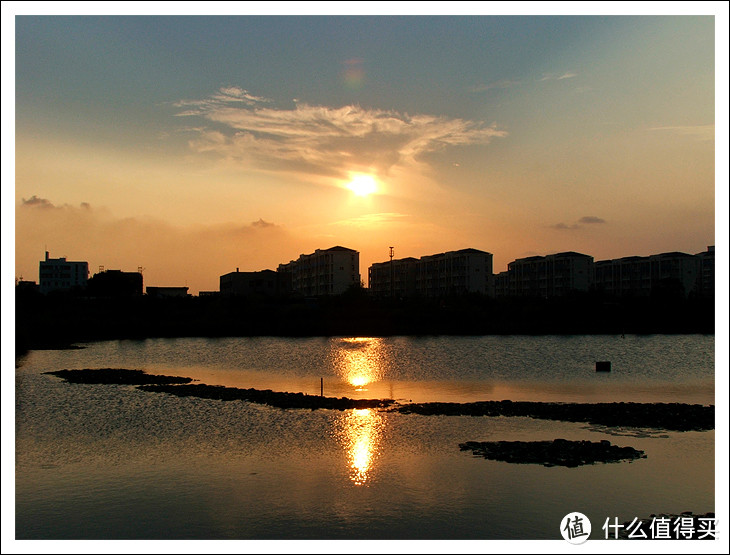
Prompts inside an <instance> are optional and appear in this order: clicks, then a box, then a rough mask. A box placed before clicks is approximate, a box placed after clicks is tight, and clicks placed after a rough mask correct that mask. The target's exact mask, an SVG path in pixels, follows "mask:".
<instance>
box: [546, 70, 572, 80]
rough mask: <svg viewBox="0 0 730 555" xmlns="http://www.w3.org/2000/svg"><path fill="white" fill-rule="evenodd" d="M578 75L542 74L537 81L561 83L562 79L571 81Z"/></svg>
mask: <svg viewBox="0 0 730 555" xmlns="http://www.w3.org/2000/svg"><path fill="white" fill-rule="evenodd" d="M577 76H578V74H577V73H576V72H574V71H565V72H563V73H543V74H542V77H541V78H540V79H538V81H562V80H563V79H572V78H573V77H577Z"/></svg>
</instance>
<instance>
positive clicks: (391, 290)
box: [388, 247, 395, 297]
mask: <svg viewBox="0 0 730 555" xmlns="http://www.w3.org/2000/svg"><path fill="white" fill-rule="evenodd" d="M388 248H389V249H390V264H389V265H390V296H391V297H394V296H395V288H394V287H393V247H388Z"/></svg>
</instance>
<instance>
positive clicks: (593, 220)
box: [578, 216, 606, 224]
mask: <svg viewBox="0 0 730 555" xmlns="http://www.w3.org/2000/svg"><path fill="white" fill-rule="evenodd" d="M578 222H580V223H582V224H605V223H606V220H604V219H603V218H599V217H598V216H583V217H582V218H581V219H580V220H578Z"/></svg>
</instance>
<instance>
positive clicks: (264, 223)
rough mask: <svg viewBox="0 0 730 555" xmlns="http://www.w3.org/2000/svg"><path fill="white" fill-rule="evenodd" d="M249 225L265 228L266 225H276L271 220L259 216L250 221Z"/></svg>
mask: <svg viewBox="0 0 730 555" xmlns="http://www.w3.org/2000/svg"><path fill="white" fill-rule="evenodd" d="M251 226H252V227H257V228H267V227H276V224H272V223H271V222H266V221H264V220H263V219H262V218H259V219H258V220H257V221H255V222H251Z"/></svg>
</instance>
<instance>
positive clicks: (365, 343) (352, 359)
mask: <svg viewBox="0 0 730 555" xmlns="http://www.w3.org/2000/svg"><path fill="white" fill-rule="evenodd" d="M382 342H383V340H382V339H381V338H376V337H350V338H344V339H341V340H339V344H338V345H337V347H336V348H335V351H334V364H335V371H336V373H337V374H338V375H340V376H341V377H342V379H343V380H344V381H345V382H347V383H349V384H350V385H352V386H354V387H355V389H356V391H367V389H366V386H367V385H368V384H370V383H372V382H375V381H379V380H381V379H382V367H383V362H382V359H383V354H382V351H383V349H382Z"/></svg>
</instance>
